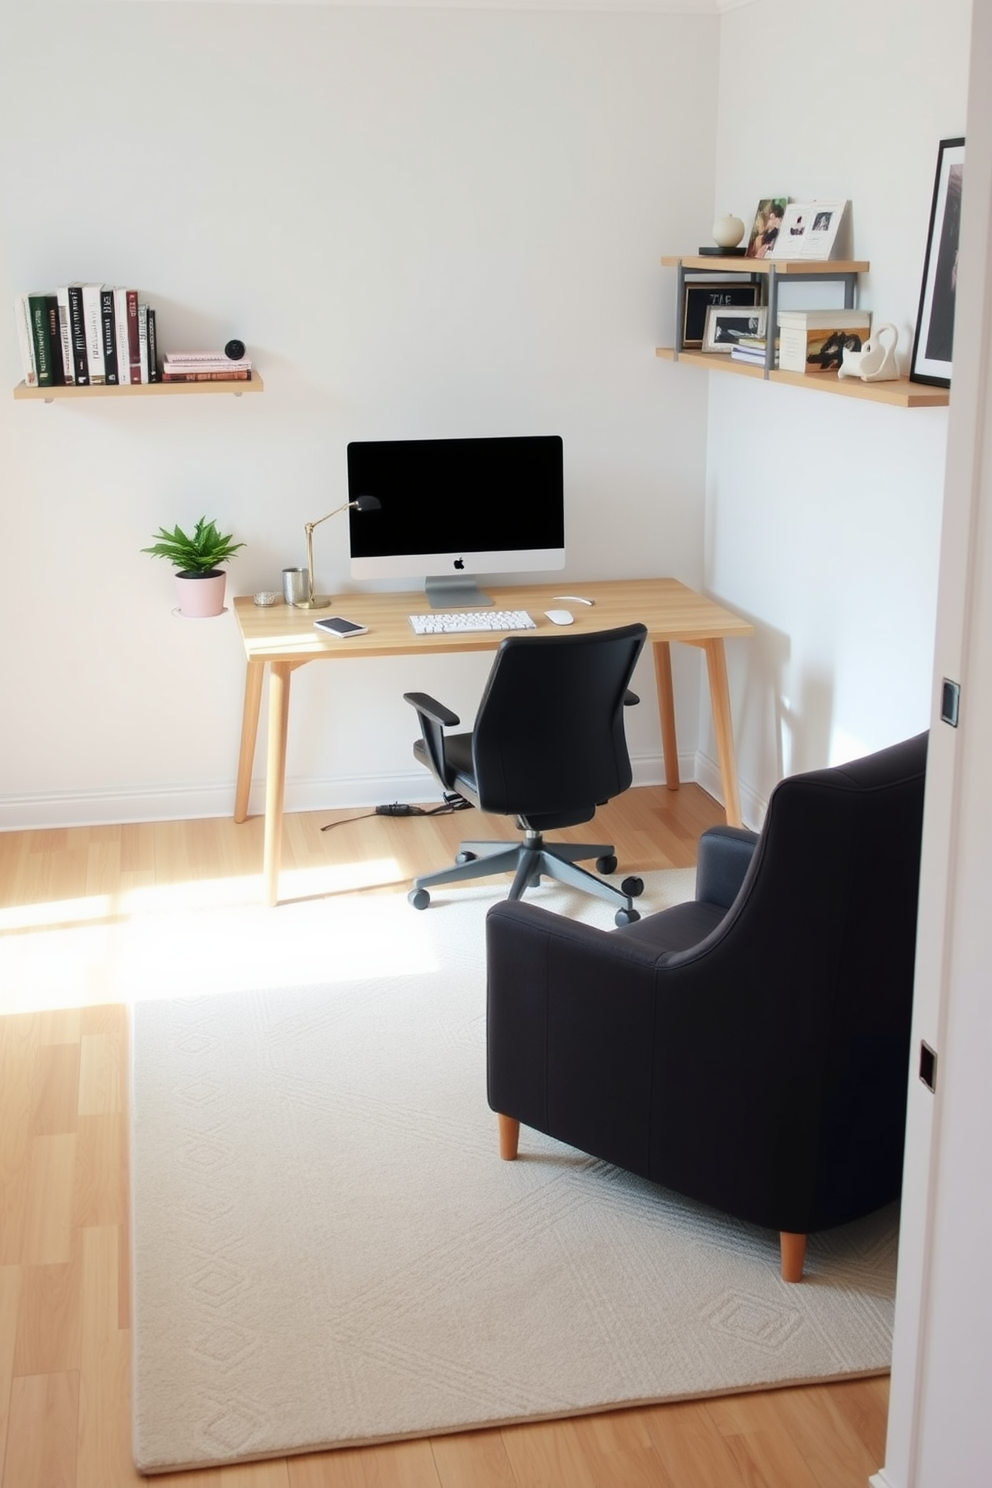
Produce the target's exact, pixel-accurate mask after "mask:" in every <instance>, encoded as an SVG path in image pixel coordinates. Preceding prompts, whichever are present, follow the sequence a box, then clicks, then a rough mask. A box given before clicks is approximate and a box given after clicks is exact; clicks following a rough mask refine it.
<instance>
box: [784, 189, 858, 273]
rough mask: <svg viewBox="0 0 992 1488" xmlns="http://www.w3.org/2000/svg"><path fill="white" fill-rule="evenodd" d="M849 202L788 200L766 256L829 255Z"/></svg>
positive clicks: (817, 259) (834, 249) (820, 257)
mask: <svg viewBox="0 0 992 1488" xmlns="http://www.w3.org/2000/svg"><path fill="white" fill-rule="evenodd" d="M849 205H850V203H849V202H846V201H807V202H790V203H789V205H788V207H786V210H785V216H784V217H783V219H782V226H781V229H780V230H779V234H778V237H777V238H776V240H775V244H774V247H773V248H772V249H771V252H770V253H769V254H768V257H769V258H808V259H812V260H814V261H815V262H821V263H822V262H823V261H825V260H826V259H830V258H833V257H834V255H835V253H836V252H837V250H838V247H839V246H840V242H841V228H842V227H843V225H844V219H845V217H846V215H847V210H848V207H849Z"/></svg>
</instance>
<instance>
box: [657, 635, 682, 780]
mask: <svg viewBox="0 0 992 1488" xmlns="http://www.w3.org/2000/svg"><path fill="white" fill-rule="evenodd" d="M654 675H655V685H656V687H657V689H658V714H659V717H660V719H661V752H662V755H663V757H664V760H665V784H666V786H667V787H668V789H669V790H670V791H677V790H678V788H679V784H680V781H679V741H678V738H677V736H676V733H675V693H674V691H673V689H672V648H671V646H670V645H669V643H668V642H667V641H655V643H654Z"/></svg>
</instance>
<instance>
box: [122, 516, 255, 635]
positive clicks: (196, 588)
mask: <svg viewBox="0 0 992 1488" xmlns="http://www.w3.org/2000/svg"><path fill="white" fill-rule="evenodd" d="M154 535H155V538H156V541H155V542H154V543H153V544H152V546H151V547H150V548H142V550H141V551H142V552H143V553H151V554H152V556H153V557H154V558H167V559H168V560H169V562H170V563H171V564H172V566H173V568H175V570H176V588H177V590H178V592H179V613H180V614H181V615H185V616H186V617H187V618H189V619H192V620H203V619H205V618H206V617H207V616H209V615H219V614H220V613H221V612H222V610H223V608H224V588H225V585H226V582H227V574H226V573H225V572H224V570H223V569H222V568H220V567H219V565H220V564H221V563H225V562H226V561H227V559H228V558H233V557H234V554H235V553H236V552H237V551H238V549H239V548H243V547H244V543H240V542H239V543H236V542H232V541H231V538H232V536H233V533H230V532H229V533H227V534H226V535H225V534H223V533H220V532H218V531H217V524H216V522H208V521H207V519H206V517H201V518H200V520H199V521H198V522H197V524H196V526H195V527H194V528H193V531H192V534H191V535H189V536H187V534H186V533H185V532H184V531H183V530H182V528H181V527H177V528H176V529H175V531H173V532H169V531H168V530H167V529H166V528H165V527H160V528H159V530H158V531H157V532H156V533H155V534H154Z"/></svg>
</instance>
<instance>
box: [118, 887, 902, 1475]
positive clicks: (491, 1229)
mask: <svg viewBox="0 0 992 1488" xmlns="http://www.w3.org/2000/svg"><path fill="white" fill-rule="evenodd" d="M691 891H692V876H691V874H688V875H687V874H685V873H679V874H670V875H666V874H661V873H657V874H650V875H647V889H646V892H645V896H644V899H643V900H642V901H641V903H642V907H643V908H644V909H645V910H650V909H651V908H658V907H661V906H662V905H663V904H665V903H667V902H675V901H676V900H677V899H679V898H684V897H687V896H688V895H689V894H691ZM539 896H540V902H543V903H545V904H547V906H548V907H550V908H555V909H559V910H562V911H563V912H566V913H569V914H571V915H572V916H573V917H574V918H585V919H587V920H594V921H595V922H596V923H599V924H601V925H603V928H609V926H610V924H611V922H612V911H610V909H609V907H608V906H605V905H603V904H601V903H598V902H597V901H590V900H588V899H587V898H586V896H581V895H576V894H573V893H572V892H571V891H569V890H563V889H560V888H557V887H555V886H548V888H547V889H544V888H542V889H541V890H540V891H539ZM392 897H395V898H397V899H399V898H400V897H401V896H392ZM495 897H497V895H496V894H495V893H492V892H489V891H488V890H486V889H484V888H480V887H475V888H472V889H470V890H460V891H448V892H447V893H446V894H445V898H444V902H443V904H442V903H441V902H440V901H439V902H438V903H437V905H436V907H435V908H433V909H431V910H430V911H428V914H427V915H423V916H418V915H415V913H414V911H412V910H410V909H409V907H408V906H406V905H405V900H404V901H403V906H404V909H405V912H406V914H407V915H409V916H412V917H413V919H414V920H415V921H423V920H426V919H428V918H430V919H431V921H432V931H433V934H434V936H435V937H436V942H437V948H438V950H437V958H436V959H437V964H436V965H435V966H434V967H433V968H431V969H429V970H423V969H421V970H418V971H416V972H414V973H412V974H411V975H409V976H406V977H403V976H396V975H391V976H386V977H383V976H381V975H374V976H371V977H368V978H364V979H361V978H359V979H355V978H350V979H347V980H343V981H333V980H329V981H328V982H327V984H326V985H322V986H306V987H300V988H285V989H277V990H273V989H272V988H266V989H263V990H261V991H255V992H234V993H229V994H226V995H222V996H211V997H195V998H189V999H175V1000H158V1001H151V1002H138V1003H137V1004H136V1005H135V1007H134V1009H133V1013H132V1101H131V1109H132V1142H131V1163H132V1179H131V1195H132V1278H133V1280H132V1285H133V1293H134V1297H133V1338H134V1369H133V1374H134V1378H133V1413H134V1414H133V1447H134V1457H135V1462H136V1465H137V1466H138V1468H139V1470H141V1471H142V1472H145V1473H155V1472H166V1471H176V1470H180V1469H183V1468H192V1467H203V1466H210V1465H214V1466H216V1465H219V1464H224V1463H230V1462H238V1461H250V1460H253V1459H257V1458H265V1457H272V1456H284V1455H288V1454H293V1453H297V1452H309V1451H316V1450H321V1449H326V1448H332V1447H343V1446H354V1445H358V1444H363V1443H371V1442H376V1441H388V1440H398V1439H402V1438H404V1437H410V1436H421V1435H430V1434H438V1433H442V1432H449V1431H459V1430H465V1429H470V1428H472V1427H485V1426H494V1425H499V1424H506V1423H508V1422H515V1421H522V1420H535V1419H541V1418H551V1417H563V1416H568V1415H576V1414H582V1413H586V1412H590V1411H597V1410H602V1409H608V1408H614V1407H618V1406H622V1405H628V1404H629V1405H632V1404H638V1403H644V1402H656V1401H665V1400H677V1399H685V1398H688V1397H691V1396H698V1395H706V1394H718V1393H726V1392H730V1391H739V1390H748V1389H756V1388H767V1387H769V1386H774V1385H785V1384H792V1383H798V1382H803V1381H810V1380H828V1379H835V1378H838V1377H842V1376H847V1375H852V1374H873V1373H880V1372H884V1371H885V1370H887V1369H888V1365H889V1359H890V1353H891V1333H892V1314H893V1297H894V1285H895V1260H896V1240H897V1214H898V1207H897V1206H896V1205H891V1206H889V1207H888V1208H887V1209H885V1210H882V1211H880V1212H879V1213H877V1214H875V1215H871V1216H869V1217H868V1218H866V1219H864V1220H860V1221H858V1222H856V1223H855V1224H851V1225H846V1226H843V1227H841V1228H838V1229H836V1230H832V1231H826V1232H823V1233H822V1234H819V1235H814V1236H811V1237H810V1241H809V1247H808V1252H807V1261H806V1273H805V1279H804V1281H803V1283H802V1284H801V1285H798V1286H789V1285H786V1284H785V1283H783V1282H782V1281H781V1279H780V1275H779V1269H778V1236H777V1234H774V1233H772V1232H769V1231H766V1230H761V1229H758V1228H756V1227H754V1226H751V1225H747V1224H744V1223H742V1222H740V1221H737V1220H734V1219H731V1218H729V1217H728V1216H726V1215H723V1214H720V1213H718V1212H716V1211H715V1210H712V1209H709V1208H707V1207H706V1206H704V1205H700V1204H697V1203H695V1202H693V1201H691V1200H688V1199H684V1198H682V1197H680V1196H679V1195H677V1194H673V1193H671V1192H669V1191H667V1190H665V1189H662V1188H659V1187H658V1186H656V1185H654V1184H651V1183H648V1182H645V1181H643V1180H641V1179H638V1178H635V1177H633V1176H632V1175H630V1174H628V1173H624V1172H622V1171H620V1170H619V1169H617V1168H614V1167H612V1166H610V1165H609V1164H607V1163H603V1162H600V1161H598V1160H596V1159H593V1158H590V1157H588V1156H587V1155H585V1154H582V1153H579V1152H576V1151H575V1150H574V1149H571V1148H568V1147H566V1146H564V1145H562V1144H560V1143H557V1142H554V1141H552V1140H551V1139H549V1138H547V1137H544V1136H542V1135H540V1134H539V1133H536V1132H534V1131H531V1130H529V1129H527V1128H524V1129H523V1130H522V1132H521V1147H520V1153H521V1155H520V1158H519V1160H518V1161H517V1162H515V1163H506V1162H503V1161H501V1159H500V1158H499V1155H498V1148H497V1136H496V1123H495V1117H494V1116H493V1114H492V1113H491V1112H490V1110H489V1108H488V1105H487V1103H486V1078H485V965H484V960H485V958H484V950H483V921H484V917H485V910H486V908H487V907H488V905H489V904H490V903H491V902H493V899H494V898H495ZM537 898H538V895H535V899H537ZM380 903H381V904H382V905H383V906H384V908H383V911H382V916H383V924H384V925H385V924H389V923H391V920H390V915H391V914H392V909H390V907H389V896H383V897H382V898H381V899H380ZM393 908H395V906H394V907H393ZM275 913H276V914H278V911H275ZM604 913H605V918H604ZM330 918H331V919H333V916H330ZM396 925H397V926H398V927H399V933H401V930H402V920H401V919H397V920H396ZM367 931H368V927H367V924H366V923H365V922H363V926H362V932H361V933H367ZM335 933H336V934H337V935H338V936H339V937H346V936H347V935H348V933H349V931H348V925H347V917H346V916H344V915H342V916H339V917H338V922H337V925H336V928H335V927H333V926H332V927H331V929H330V930H329V934H328V939H327V956H328V959H329V961H333V958H334V953H335V940H334V935H335ZM388 933H391V932H388ZM353 953H354V947H352V948H351V952H350V954H352V955H353Z"/></svg>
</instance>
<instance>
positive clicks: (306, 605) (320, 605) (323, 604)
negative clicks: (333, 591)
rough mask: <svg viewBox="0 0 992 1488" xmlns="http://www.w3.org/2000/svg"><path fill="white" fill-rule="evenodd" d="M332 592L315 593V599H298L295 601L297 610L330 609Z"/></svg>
mask: <svg viewBox="0 0 992 1488" xmlns="http://www.w3.org/2000/svg"><path fill="white" fill-rule="evenodd" d="M331 598H332V596H331V595H330V594H315V595H314V597H313V599H297V600H294V601H293V608H294V609H295V610H329V609H330V607H331Z"/></svg>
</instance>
